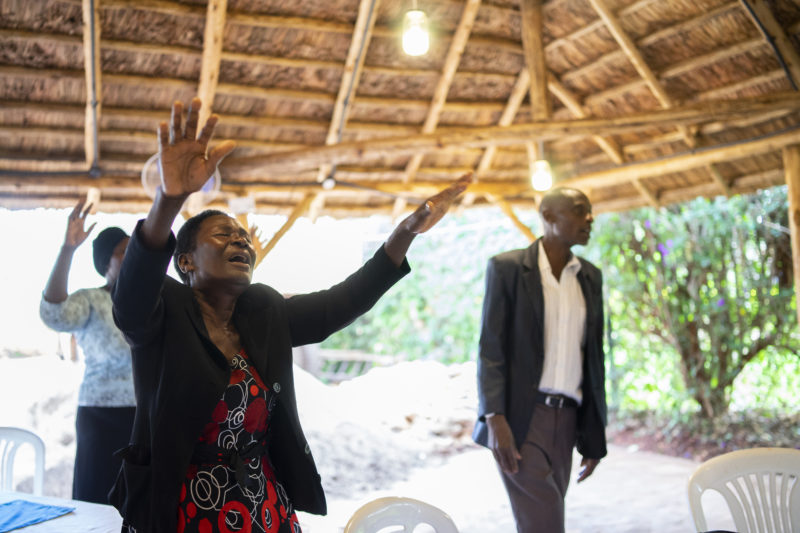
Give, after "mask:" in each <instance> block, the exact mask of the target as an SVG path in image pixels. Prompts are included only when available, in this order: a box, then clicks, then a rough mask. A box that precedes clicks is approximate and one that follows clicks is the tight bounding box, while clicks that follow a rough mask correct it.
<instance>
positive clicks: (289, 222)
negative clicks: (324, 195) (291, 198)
mask: <svg viewBox="0 0 800 533" xmlns="http://www.w3.org/2000/svg"><path fill="white" fill-rule="evenodd" d="M315 196H316V195H315V194H314V193H308V194H306V195H305V196H304V197H303V199H302V200H300V203H298V204H297V207H295V208H294V210H293V211H292V212H291V213H290V214H289V217H288V218H287V219H286V222H284V223H283V225H282V226H281V227H280V228H278V231H276V232H275V235H273V236H272V238H271V239H270V240H269V242H268V243H267V244H266V245H264V250H263V251H262V252H261V253H262V256H261V257H262V259H263V258H264V257H266V256H267V254H269V253H270V252H271V251H272V249H273V248H275V245H276V244H278V241H280V240H281V238H282V237H283V236H284V235H286V232H288V231H289V230H290V229H291V227H292V226H293V225H294V223H295V222H297V219H298V218H300V217H301V216H303V213H305V212H306V210H307V209H308V206H309V205H311V202H313V201H314V197H315Z"/></svg>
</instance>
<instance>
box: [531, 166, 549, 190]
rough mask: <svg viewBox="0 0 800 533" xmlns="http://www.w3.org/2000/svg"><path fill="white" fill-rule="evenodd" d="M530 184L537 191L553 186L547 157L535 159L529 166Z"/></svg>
mask: <svg viewBox="0 0 800 533" xmlns="http://www.w3.org/2000/svg"><path fill="white" fill-rule="evenodd" d="M531 186H532V187H533V188H534V189H536V190H537V191H546V190H547V189H549V188H550V187H552V186H553V173H552V172H551V171H550V163H548V162H547V159H537V160H536V161H534V162H533V165H532V167H531Z"/></svg>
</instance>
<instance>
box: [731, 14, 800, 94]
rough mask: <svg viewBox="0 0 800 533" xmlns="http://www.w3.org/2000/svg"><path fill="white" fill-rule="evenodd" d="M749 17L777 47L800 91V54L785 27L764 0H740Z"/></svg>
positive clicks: (777, 52)
mask: <svg viewBox="0 0 800 533" xmlns="http://www.w3.org/2000/svg"><path fill="white" fill-rule="evenodd" d="M740 1H741V3H742V5H743V6H744V8H745V11H746V12H747V14H748V16H750V18H751V19H752V20H753V23H754V24H755V25H756V27H757V28H758V29H759V31H760V32H761V33H762V35H764V38H765V39H766V41H767V42H769V43H771V44H772V45H773V46H774V47H775V53H776V54H777V55H778V60H779V61H780V62H781V63H782V64H783V65H785V66H786V71H787V75H788V76H789V77H790V78H791V82H792V85H793V86H794V87H795V89H800V54H798V53H797V50H796V49H795V47H794V44H792V41H791V39H789V37H788V36H787V35H786V32H785V31H784V30H783V27H782V26H781V25H780V23H779V22H778V21H777V20H776V19H775V15H774V14H773V13H772V10H771V9H770V7H769V4H767V2H765V1H764V0H740Z"/></svg>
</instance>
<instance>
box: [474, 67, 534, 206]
mask: <svg viewBox="0 0 800 533" xmlns="http://www.w3.org/2000/svg"><path fill="white" fill-rule="evenodd" d="M530 80H531V77H530V73H529V72H528V69H527V68H523V69H522V70H521V71H520V73H519V75H518V76H517V82H516V83H515V84H514V87H513V88H512V89H511V94H510V95H509V96H508V100H506V106H505V108H504V109H503V113H502V114H501V115H500V119H499V120H498V121H497V125H498V126H510V125H511V124H512V123H513V122H514V117H516V116H517V112H518V111H519V108H520V107H521V106H522V101H523V100H524V99H525V94H526V93H527V92H528V84H529V83H530ZM496 153H497V147H496V146H487V147H486V149H484V151H483V154H481V158H480V160H479V161H478V166H477V167H476V168H475V177H476V178H477V179H478V180H480V179H481V177H482V176H483V175H484V174H486V173H487V172H488V171H489V168H491V166H492V160H493V159H494V156H495V154H496ZM475 196H476V195H475V193H474V192H472V191H471V190H467V192H466V194H465V195H464V198H463V200H462V201H461V204H460V205H462V206H464V207H466V206H470V205H472V203H473V202H474V201H475Z"/></svg>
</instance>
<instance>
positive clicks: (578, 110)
mask: <svg viewBox="0 0 800 533" xmlns="http://www.w3.org/2000/svg"><path fill="white" fill-rule="evenodd" d="M547 87H548V88H549V89H550V91H551V92H552V93H553V94H554V95H556V98H558V99H559V100H561V103H562V104H564V107H566V108H567V109H569V110H570V112H571V113H572V114H573V115H574V116H575V117H577V118H586V117H588V116H589V114H588V113H587V112H586V110H585V109H584V108H583V106H582V105H581V104H580V102H578V99H577V98H575V96H574V95H573V94H572V93H571V92H569V90H567V88H566V87H564V86H563V85H562V84H561V83H560V82H559V81H558V80H557V79H556V78H555V76H553V75H550V77H549V78H548V81H547ZM592 139H593V140H594V142H595V143H596V144H597V145H598V146H599V147H600V149H601V150H603V151H604V152H605V153H606V155H608V157H610V158H611V160H612V161H613V162H614V163H616V164H618V165H621V164H622V163H624V162H625V159H624V156H623V155H622V150H620V148H619V146H618V145H617V143H616V142H614V140H613V139H611V138H610V137H602V136H600V135H592Z"/></svg>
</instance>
